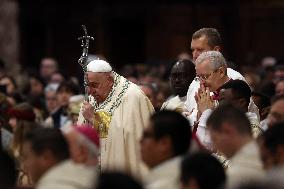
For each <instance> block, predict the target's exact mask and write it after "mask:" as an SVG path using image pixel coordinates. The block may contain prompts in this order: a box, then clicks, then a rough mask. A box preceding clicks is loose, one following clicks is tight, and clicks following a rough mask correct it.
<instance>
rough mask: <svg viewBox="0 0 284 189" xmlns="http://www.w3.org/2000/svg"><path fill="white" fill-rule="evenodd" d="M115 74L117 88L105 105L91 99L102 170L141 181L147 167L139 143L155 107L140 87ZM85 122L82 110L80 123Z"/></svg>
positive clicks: (113, 90) (114, 88) (110, 94)
mask: <svg viewBox="0 0 284 189" xmlns="http://www.w3.org/2000/svg"><path fill="white" fill-rule="evenodd" d="M113 74H114V85H113V87H112V90H111V92H110V93H109V95H108V97H107V98H106V100H105V101H104V102H103V103H101V104H97V103H96V101H95V99H94V98H93V97H92V96H89V99H90V103H91V104H92V105H93V107H94V109H95V112H96V113H95V122H94V126H95V127H96V128H97V130H98V132H99V134H100V142H101V153H100V163H101V168H102V170H119V171H124V172H127V173H130V174H132V175H133V176H135V177H138V178H141V177H142V176H143V175H144V173H145V172H146V168H145V165H144V164H143V163H142V160H141V155H140V145H139V141H140V139H141V136H142V133H143V130H144V128H145V127H146V126H147V123H148V119H149V117H150V115H151V114H152V113H153V112H154V108H153V106H152V104H151V102H150V101H149V99H148V98H147V97H146V96H145V95H144V93H143V92H142V91H141V89H140V88H139V87H138V86H137V85H135V84H133V83H131V82H130V81H128V80H126V79H125V78H124V77H122V76H120V75H118V74H116V73H115V72H113ZM83 122H84V118H83V116H82V113H81V111H80V115H79V118H78V124H82V123H83Z"/></svg>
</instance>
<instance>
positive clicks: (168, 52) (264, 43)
mask: <svg viewBox="0 0 284 189" xmlns="http://www.w3.org/2000/svg"><path fill="white" fill-rule="evenodd" d="M18 2H19V10H20V15H19V23H20V39H21V46H20V62H21V64H23V65H24V66H33V67H37V66H38V64H39V62H40V59H41V58H42V57H43V56H53V57H55V58H57V59H58V60H59V63H60V66H61V68H62V70H63V71H65V72H68V74H69V73H76V72H77V71H78V69H79V66H77V59H78V58H79V57H80V54H81V49H80V42H79V41H77V37H79V36H81V35H82V34H83V32H82V29H81V25H82V24H85V25H86V26H87V28H88V32H89V34H90V35H92V36H94V37H95V41H94V42H91V44H90V53H92V54H102V55H104V56H105V57H106V58H107V60H109V61H110V62H111V63H112V65H114V66H115V67H116V68H120V67H122V66H123V65H125V64H134V63H149V64H156V63H162V62H167V61H170V60H173V59H175V58H176V56H177V55H178V54H179V53H180V52H181V51H184V50H186V51H190V39H191V35H192V33H193V32H194V31H195V30H197V29H200V28H202V27H215V28H217V29H218V30H219V32H220V33H221V36H222V38H223V42H224V51H223V52H224V54H225V57H226V58H227V59H228V60H231V61H234V62H235V63H236V64H238V65H244V64H258V63H259V61H260V59H261V58H262V57H264V56H268V55H269V56H275V57H276V58H277V59H279V60H280V61H281V60H282V59H283V57H284V56H283V47H282V46H283V42H284V38H283V33H284V1H281V0H278V1H275V0H267V1H264V0H255V1H249V0H248V1H245V0H243V1H234V0H227V1H209V0H207V1H205V0H203V1H202V0H199V1H198V0H191V1H190V0H188V1H185V0H176V1H150V0H144V1H115V0H113V1H111V0H108V1H102V0H101V1H94V0H93V1H91V0H81V1H79V0H78V1H77V0H76V1H75V0H73V1H72V0H71V1H60V0H57V1H55V0H33V1H31V0H22V1H18Z"/></svg>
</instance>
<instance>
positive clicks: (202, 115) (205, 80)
mask: <svg viewBox="0 0 284 189" xmlns="http://www.w3.org/2000/svg"><path fill="white" fill-rule="evenodd" d="M195 69H196V75H197V78H198V79H199V81H200V85H201V87H200V89H198V91H197V93H196V95H195V97H193V98H195V101H196V102H197V108H196V109H197V116H196V117H197V119H196V120H197V121H196V122H194V120H190V121H191V123H194V125H193V126H194V127H193V131H194V132H195V133H196V136H197V137H198V138H199V140H200V142H201V143H202V144H203V145H204V146H205V147H206V148H208V149H210V148H211V147H210V145H211V141H210V137H209V134H208V132H207V128H206V120H207V118H208V116H209V115H210V114H211V112H212V110H213V109H214V108H215V107H216V106H217V104H218V98H219V92H220V88H221V87H222V86H223V85H224V84H225V83H226V82H228V81H229V80H230V78H229V77H228V75H227V65H226V60H225V59H224V57H223V55H222V54H221V53H220V52H218V51H207V52H204V53H202V54H201V55H200V56H199V57H198V59H197V60H196V66H195ZM210 93H213V95H212V96H211V94H210Z"/></svg>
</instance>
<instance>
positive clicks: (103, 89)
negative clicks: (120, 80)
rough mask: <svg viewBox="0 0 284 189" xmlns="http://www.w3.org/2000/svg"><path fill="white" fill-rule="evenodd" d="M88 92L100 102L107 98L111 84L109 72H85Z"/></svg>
mask: <svg viewBox="0 0 284 189" xmlns="http://www.w3.org/2000/svg"><path fill="white" fill-rule="evenodd" d="M87 79H88V93H89V94H90V95H92V96H93V97H94V98H95V99H96V101H97V102H98V103H102V102H103V101H105V99H106V98H107V96H108V94H109V93H110V91H111V88H112V85H113V78H112V76H111V75H110V73H94V72H87Z"/></svg>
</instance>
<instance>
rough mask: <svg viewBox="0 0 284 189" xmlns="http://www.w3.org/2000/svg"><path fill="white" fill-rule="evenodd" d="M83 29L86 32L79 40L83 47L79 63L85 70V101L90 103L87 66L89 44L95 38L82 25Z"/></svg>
mask: <svg viewBox="0 0 284 189" xmlns="http://www.w3.org/2000/svg"><path fill="white" fill-rule="evenodd" d="M82 29H83V30H84V36H82V37H79V38H78V40H81V47H82V50H83V52H82V55H81V57H80V58H79V60H78V63H79V64H80V66H82V68H83V72H84V88H85V100H86V101H89V96H88V79H87V74H86V72H87V65H88V50H89V43H90V40H94V38H93V37H91V36H89V35H88V32H87V28H86V26H85V25H82Z"/></svg>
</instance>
